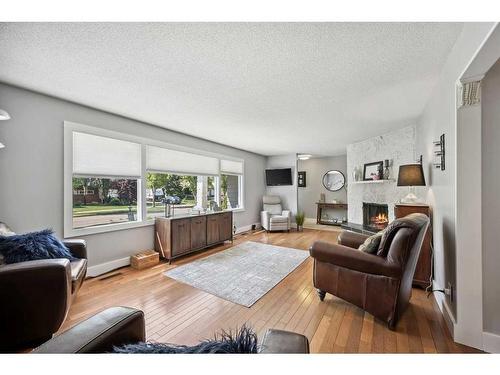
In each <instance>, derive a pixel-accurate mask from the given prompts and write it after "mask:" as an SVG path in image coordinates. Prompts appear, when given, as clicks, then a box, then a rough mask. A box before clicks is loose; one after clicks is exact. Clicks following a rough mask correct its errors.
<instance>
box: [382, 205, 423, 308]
mask: <svg viewBox="0 0 500 375" xmlns="http://www.w3.org/2000/svg"><path fill="white" fill-rule="evenodd" d="M428 226H429V218H428V217H427V216H426V215H424V214H420V213H415V214H411V215H408V216H405V217H404V218H400V219H397V220H395V221H393V222H392V223H391V224H390V225H389V226H388V227H387V231H386V233H385V235H384V237H383V238H382V241H381V247H379V254H384V253H386V254H387V256H386V257H387V258H386V260H387V262H389V263H393V264H396V265H398V266H400V267H401V269H402V275H401V285H400V287H399V293H398V294H399V295H398V299H397V303H398V305H397V307H396V312H397V313H401V312H403V311H404V310H405V309H406V306H407V304H408V302H409V300H410V296H411V288H412V283H413V275H414V273H415V268H416V266H417V262H418V258H419V256H420V249H421V248H422V243H423V241H424V236H425V233H426V231H427V228H428ZM384 240H385V243H384ZM381 256H382V255H381Z"/></svg>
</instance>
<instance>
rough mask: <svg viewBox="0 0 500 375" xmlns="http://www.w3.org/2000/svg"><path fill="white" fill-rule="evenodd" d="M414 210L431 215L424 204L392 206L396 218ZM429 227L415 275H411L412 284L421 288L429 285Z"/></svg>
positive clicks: (430, 256)
mask: <svg viewBox="0 0 500 375" xmlns="http://www.w3.org/2000/svg"><path fill="white" fill-rule="evenodd" d="M416 212H418V213H422V214H425V215H427V216H428V217H431V212H430V208H429V206H426V205H410V204H396V205H395V206H394V216H395V217H396V219H399V218H400V217H405V216H406V215H409V214H413V213H416ZM431 228H432V227H431V226H429V229H427V233H426V234H425V237H424V242H423V244H422V250H420V256H419V258H418V262H417V267H416V268H415V275H414V276H413V285H417V286H419V287H421V288H427V287H428V286H429V284H430V281H429V280H430V277H431V274H432V261H431V259H432V250H431V233H432V232H431Z"/></svg>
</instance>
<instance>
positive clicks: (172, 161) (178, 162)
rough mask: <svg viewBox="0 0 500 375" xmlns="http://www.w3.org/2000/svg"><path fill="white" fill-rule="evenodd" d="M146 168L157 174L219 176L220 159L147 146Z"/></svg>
mask: <svg viewBox="0 0 500 375" xmlns="http://www.w3.org/2000/svg"><path fill="white" fill-rule="evenodd" d="M146 168H147V169H148V170H150V171H155V172H169V173H177V174H182V173H185V174H194V175H218V174H219V159H217V158H213V157H210V156H204V155H199V154H193V153H190V152H184V151H177V150H170V149H166V148H162V147H156V146H147V148H146Z"/></svg>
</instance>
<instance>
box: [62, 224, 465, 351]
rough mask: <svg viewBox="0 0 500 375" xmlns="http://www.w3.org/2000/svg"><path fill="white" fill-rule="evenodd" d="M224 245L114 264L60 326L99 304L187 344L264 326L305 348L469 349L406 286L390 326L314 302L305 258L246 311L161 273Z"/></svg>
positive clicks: (292, 236)
mask: <svg viewBox="0 0 500 375" xmlns="http://www.w3.org/2000/svg"><path fill="white" fill-rule="evenodd" d="M337 235H338V233H337V232H331V231H329V232H327V231H317V230H310V229H305V230H304V231H303V232H290V233H266V232H263V231H261V232H255V233H246V234H242V235H239V236H237V237H236V238H235V241H234V242H235V244H237V243H240V242H244V241H259V242H264V243H269V244H274V245H279V246H286V247H294V248H299V249H308V248H309V246H310V245H311V244H312V242H314V241H315V240H324V241H330V242H334V241H336V239H337ZM230 246H232V245H231V244H230V243H227V244H225V245H224V246H217V247H215V248H213V249H209V250H207V251H204V252H202V253H198V254H195V255H193V256H189V257H186V258H181V259H179V260H177V261H174V262H173V263H172V264H171V265H168V264H167V263H160V264H159V265H158V266H155V267H153V268H150V269H147V270H142V271H137V270H134V269H132V268H130V267H126V268H122V269H120V270H118V271H114V272H111V273H109V274H107V275H103V276H101V277H99V278H94V279H88V280H86V281H85V282H84V284H83V287H82V289H81V290H80V292H79V294H78V296H77V299H76V301H75V302H74V303H73V305H72V307H71V309H70V312H69V316H68V318H67V320H66V322H65V323H64V325H63V327H62V328H61V331H64V330H66V329H68V328H70V327H71V326H73V325H75V324H76V323H78V322H79V321H81V320H83V319H85V318H87V317H89V316H91V315H93V314H94V313H96V312H98V311H100V310H102V309H105V308H107V307H111V306H116V305H123V306H131V307H135V308H138V309H141V310H143V311H144V312H145V317H146V334H147V340H150V341H152V340H154V341H159V342H171V343H177V344H194V343H197V342H198V341H199V340H201V339H205V338H209V337H212V336H213V334H214V333H215V332H218V331H220V330H221V329H225V330H228V329H234V328H236V327H239V326H241V325H242V324H243V323H247V324H249V325H251V326H252V327H253V328H254V330H256V331H257V332H258V334H259V337H262V335H263V334H264V332H265V331H266V330H267V329H268V328H279V329H285V330H290V331H295V332H299V333H302V334H304V335H306V336H307V337H308V338H309V340H310V344H311V352H313V353H463V352H474V351H475V350H474V349H472V348H468V347H466V346H463V345H460V344H456V343H454V342H453V340H452V339H451V337H450V335H449V333H448V331H447V328H446V326H445V322H444V319H443V317H442V315H441V313H440V311H439V308H438V306H437V305H436V302H435V301H434V298H432V297H431V298H429V299H427V297H426V294H425V292H424V291H422V290H419V289H414V292H413V297H412V300H411V304H410V307H409V308H408V310H407V311H406V312H405V314H404V315H403V317H402V319H401V320H400V322H399V324H398V326H397V328H396V330H395V331H391V330H389V329H388V328H387V326H386V325H385V324H384V323H382V322H380V321H378V320H377V319H374V317H373V316H372V315H370V314H368V313H365V312H364V311H363V310H361V309H359V308H357V307H355V306H353V305H351V304H349V303H347V302H344V301H343V300H341V299H339V298H336V297H333V296H331V295H329V294H327V296H326V298H325V300H324V301H323V302H321V301H320V300H319V298H318V297H317V295H316V291H315V289H314V288H313V285H312V264H313V262H312V259H311V258H309V259H307V260H306V261H305V262H304V263H302V264H301V265H300V266H299V267H298V268H297V269H295V270H294V271H293V272H292V273H291V274H290V275H288V276H287V277H286V278H285V279H284V280H283V281H281V282H280V283H279V284H278V285H277V286H276V287H274V288H273V289H272V290H271V291H269V293H267V294H266V295H265V296H264V297H263V298H261V299H260V300H259V301H257V302H256V303H255V304H254V305H253V306H252V307H251V308H247V307H243V306H240V305H237V304H234V303H232V302H229V301H226V300H223V299H221V298H219V297H216V296H213V295H211V294H208V293H206V292H203V291H201V290H199V289H196V288H193V287H191V286H188V285H185V284H182V283H179V282H177V281H174V280H173V279H170V278H168V277H166V276H164V275H163V272H164V271H166V270H168V269H170V268H173V267H177V266H179V265H181V264H185V263H188V262H190V261H192V260H194V259H196V258H200V257H205V256H207V255H210V254H213V253H215V252H218V251H221V250H224V249H226V248H228V247H230Z"/></svg>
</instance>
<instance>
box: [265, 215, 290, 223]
mask: <svg viewBox="0 0 500 375" xmlns="http://www.w3.org/2000/svg"><path fill="white" fill-rule="evenodd" d="M269 220H270V222H271V223H276V224H277V223H288V216H281V215H273V216H271V218H270V219H269Z"/></svg>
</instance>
